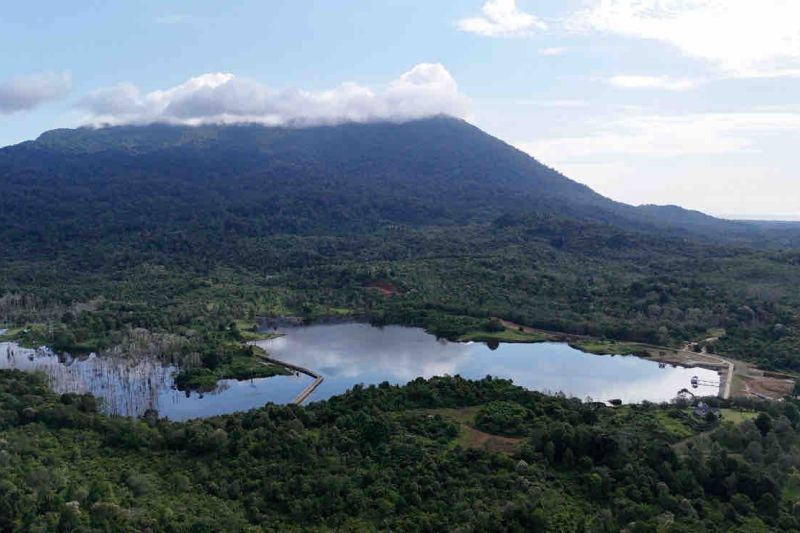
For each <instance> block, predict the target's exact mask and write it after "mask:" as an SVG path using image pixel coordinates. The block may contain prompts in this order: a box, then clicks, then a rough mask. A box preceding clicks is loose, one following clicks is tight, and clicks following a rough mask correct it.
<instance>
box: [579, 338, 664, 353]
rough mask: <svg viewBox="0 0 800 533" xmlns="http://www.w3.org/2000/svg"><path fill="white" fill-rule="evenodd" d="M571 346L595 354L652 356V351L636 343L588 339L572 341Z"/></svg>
mask: <svg viewBox="0 0 800 533" xmlns="http://www.w3.org/2000/svg"><path fill="white" fill-rule="evenodd" d="M570 346H572V347H573V348H575V349H577V350H580V351H582V352H586V353H593V354H595V355H636V356H639V357H650V351H649V350H648V349H647V348H645V347H644V346H641V345H639V344H636V343H626V342H616V341H600V340H587V341H579V342H574V343H570Z"/></svg>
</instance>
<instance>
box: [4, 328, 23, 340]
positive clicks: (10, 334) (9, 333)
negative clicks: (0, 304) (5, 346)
mask: <svg viewBox="0 0 800 533" xmlns="http://www.w3.org/2000/svg"><path fill="white" fill-rule="evenodd" d="M3 329H5V330H6V332H5V333H3V334H2V335H0V341H12V340H14V339H16V338H17V336H18V335H19V334H20V333H21V332H22V328H7V327H6V326H0V330H3Z"/></svg>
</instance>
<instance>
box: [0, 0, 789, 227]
mask: <svg viewBox="0 0 800 533" xmlns="http://www.w3.org/2000/svg"><path fill="white" fill-rule="evenodd" d="M799 21H800V2H797V1H796V0H759V1H758V2H754V1H752V0H518V1H516V2H514V1H513V0H489V1H486V0H448V1H447V2H431V1H423V0H384V1H381V2H374V1H369V0H336V1H331V0H261V1H228V2H221V1H202V0H194V1H175V0H161V1H145V0H139V1H134V0H129V1H126V2H105V1H91V0H82V1H80V2H62V1H42V0H29V1H26V2H13V3H12V5H9V6H6V7H5V9H4V12H3V15H2V17H0V47H1V48H2V50H4V53H3V54H2V57H0V145H7V144H12V143H16V142H20V141H23V140H26V139H31V138H35V137H36V136H37V135H38V134H40V133H41V132H42V131H45V130H48V129H53V128H56V127H74V126H78V125H82V124H100V123H126V122H134V123H141V122H148V121H152V120H164V121H170V122H186V123H198V122H218V121H219V122H231V121H241V120H255V121H259V122H264V123H289V122H292V123H298V124H303V123H332V122H337V121H341V120H361V121H366V120H374V119H384V118H390V119H397V120H403V119H410V118H416V117H418V116H424V115H426V114H430V113H435V112H447V113H451V114H455V115H459V116H462V117H464V118H466V119H467V120H469V121H471V122H473V123H474V124H476V125H477V126H479V127H481V128H483V129H485V130H486V131H488V132H489V133H491V134H493V135H495V136H497V137H500V138H501V139H503V140H505V141H507V142H509V143H511V144H513V145H515V146H517V147H519V148H521V149H523V150H526V151H528V152H529V153H530V154H531V155H533V156H534V157H537V158H538V159H539V160H541V161H542V162H544V163H546V164H548V165H551V166H553V167H555V168H557V169H558V170H561V171H562V172H564V173H565V174H567V175H568V176H570V177H572V178H573V179H576V180H578V181H581V182H584V183H587V184H588V185H590V186H591V187H593V188H594V189H596V190H598V191H599V192H601V193H603V194H606V195H608V196H610V197H612V198H615V199H618V200H621V201H625V202H629V203H634V204H639V203H660V204H666V203H675V204H680V205H684V206H686V207H691V208H697V209H701V210H704V211H707V212H711V213H713V214H718V215H728V216H740V217H758V218H763V217H775V218H800V180H798V179H797V177H796V169H798V168H800V151H798V150H797V149H796V146H797V145H798V144H797V143H798V141H800V102H799V101H798V97H797V95H798V94H800V22H799ZM189 80H193V81H189Z"/></svg>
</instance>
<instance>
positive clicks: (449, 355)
mask: <svg viewBox="0 0 800 533" xmlns="http://www.w3.org/2000/svg"><path fill="white" fill-rule="evenodd" d="M280 331H281V332H282V333H285V335H284V336H282V337H277V338H274V339H270V340H266V341H259V342H258V343H257V344H258V345H259V346H261V347H262V348H264V349H265V350H267V352H269V354H270V356H271V357H273V358H275V359H278V360H281V361H284V362H287V363H292V364H295V365H298V366H301V367H305V368H309V369H312V370H314V371H316V372H317V373H319V374H321V375H322V376H323V377H324V381H323V383H322V384H321V385H320V387H319V388H318V389H317V390H316V391H315V392H314V393H313V394H312V395H311V397H310V398H309V401H317V400H323V399H326V398H329V397H331V396H333V395H336V394H340V393H343V392H345V391H346V390H347V389H349V388H351V387H352V386H353V385H355V384H358V383H363V384H367V385H369V384H378V383H381V382H383V381H388V382H390V383H395V384H402V383H406V382H408V381H410V380H412V379H414V378H416V377H419V376H422V377H426V378H427V377H432V376H441V375H456V374H458V375H461V376H463V377H466V378H472V379H480V378H483V377H485V376H486V375H492V376H495V377H502V378H510V379H513V380H514V383H516V384H518V385H521V386H523V387H525V388H528V389H532V390H538V391H542V392H552V393H555V392H563V393H565V394H567V395H568V396H575V397H578V398H580V399H586V398H592V399H594V400H598V401H608V400H610V399H616V398H619V399H621V400H622V401H623V402H625V403H632V402H641V401H643V400H648V401H653V402H660V401H669V400H670V399H672V398H673V397H675V395H676V393H677V392H678V391H679V390H680V389H683V388H691V385H690V381H691V378H692V376H699V377H700V379H701V380H705V381H711V382H718V381H719V377H718V375H717V373H716V372H714V371H711V370H705V369H700V368H691V369H687V368H673V367H670V366H668V367H666V368H659V365H658V363H656V362H653V361H648V360H646V359H640V358H637V357H623V356H598V355H591V354H586V353H583V352H580V351H578V350H575V349H573V348H571V347H570V346H568V345H566V344H558V343H540V344H501V345H500V346H499V347H498V348H497V349H495V350H492V349H490V348H489V347H488V346H487V345H485V344H482V343H452V342H447V341H441V340H437V339H436V338H435V337H433V336H432V335H429V334H427V333H425V332H424V331H423V330H421V329H417V328H405V327H399V326H387V327H383V328H376V327H372V326H369V325H366V324H327V325H312V326H302V327H284V328H281V330H280ZM0 368H17V369H20V370H25V371H41V372H43V373H44V374H45V375H46V376H47V378H48V380H49V382H50V384H51V386H52V387H53V389H54V390H55V391H56V392H59V393H64V392H91V393H92V394H94V395H95V396H97V397H98V398H101V399H102V400H103V406H104V410H105V411H106V412H108V413H110V414H117V415H125V416H138V415H141V414H142V413H144V411H145V410H147V409H156V410H158V412H159V414H160V415H161V416H166V417H168V418H170V419H171V420H187V419H191V418H201V417H208V416H214V415H220V414H225V413H231V412H235V411H244V410H248V409H252V408H255V407H261V406H263V405H264V404H266V403H268V402H274V403H278V404H286V403H289V402H291V401H292V399H294V397H295V396H296V395H297V394H298V393H299V392H300V391H302V390H303V389H304V388H305V387H307V386H308V385H309V384H310V383H311V382H312V380H311V378H309V377H307V376H304V375H292V376H275V377H271V378H264V379H254V380H249V381H242V382H237V381H234V380H223V381H221V382H220V383H219V387H218V389H217V390H215V391H214V392H209V393H202V394H200V393H184V392H181V391H178V390H176V389H175V388H174V383H173V379H172V375H173V373H174V371H175V367H172V366H164V365H162V364H161V363H159V362H158V361H157V360H156V359H155V358H152V359H143V360H136V361H132V360H126V359H112V358H101V357H97V356H95V355H90V356H88V357H81V358H73V357H70V356H68V355H57V354H55V353H53V352H52V351H51V350H49V349H47V348H40V349H38V350H29V349H25V348H21V347H19V346H18V345H16V344H14V343H0ZM696 392H698V391H696ZM716 393H717V389H716V388H715V387H701V388H700V389H699V392H698V394H701V395H714V394H716Z"/></svg>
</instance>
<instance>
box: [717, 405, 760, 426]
mask: <svg viewBox="0 0 800 533" xmlns="http://www.w3.org/2000/svg"><path fill="white" fill-rule="evenodd" d="M719 412H720V413H721V414H722V421H723V422H731V423H733V424H735V425H737V426H738V425H739V424H741V423H743V422H747V421H748V420H753V419H754V418H755V417H756V416H758V413H756V412H755V411H738V410H736V409H720V410H719Z"/></svg>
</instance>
